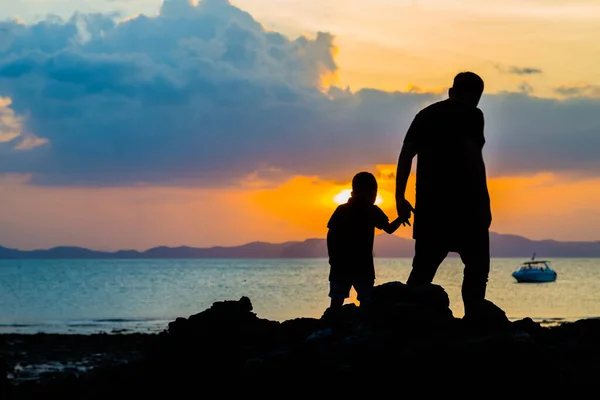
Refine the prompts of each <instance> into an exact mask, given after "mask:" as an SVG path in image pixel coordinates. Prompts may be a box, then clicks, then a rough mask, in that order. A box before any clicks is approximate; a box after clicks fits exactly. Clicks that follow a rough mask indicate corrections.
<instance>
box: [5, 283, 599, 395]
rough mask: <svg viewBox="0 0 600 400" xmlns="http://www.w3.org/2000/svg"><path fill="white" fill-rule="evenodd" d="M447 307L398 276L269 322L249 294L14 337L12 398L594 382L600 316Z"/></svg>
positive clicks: (558, 388) (422, 390) (566, 388)
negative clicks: (129, 320)
mask: <svg viewBox="0 0 600 400" xmlns="http://www.w3.org/2000/svg"><path fill="white" fill-rule="evenodd" d="M449 304H450V302H449V299H448V296H447V294H446V292H445V291H444V290H443V288H441V287H440V286H437V285H434V284H432V285H427V286H424V287H421V288H409V287H407V286H406V285H404V284H403V283H401V282H390V283H386V284H383V285H379V286H377V287H376V288H375V291H374V295H373V299H372V301H371V302H370V303H369V304H365V305H362V306H361V307H356V306H355V305H353V304H352V305H346V306H344V307H343V309H342V310H341V311H340V312H339V313H333V312H331V310H326V311H325V312H324V314H323V316H322V317H321V318H318V319H317V318H298V319H293V320H287V321H283V322H279V321H270V320H266V319H261V318H259V317H258V316H257V315H256V314H255V313H253V312H252V303H251V300H250V299H249V298H247V297H242V298H241V299H239V300H231V301H223V302H216V303H214V304H213V305H212V306H211V307H210V308H209V309H207V310H204V311H202V312H200V313H198V314H195V315H192V316H190V317H189V318H178V319H176V320H175V321H173V322H171V323H170V324H169V327H168V329H167V330H165V331H164V332H162V333H160V334H156V335H150V334H148V335H144V334H115V335H108V334H103V335H89V336H85V335H80V336H78V335H43V334H38V335H2V336H0V398H2V399H49V398H53V399H54V398H56V399H64V400H67V399H129V398H142V397H150V398H158V397H159V396H160V397H164V398H184V397H186V398H187V397H194V398H201V397H207V396H209V397H218V398H228V397H231V396H238V395H244V396H248V395H257V396H261V397H263V398H264V397H269V398H271V397H290V396H291V397H307V396H310V397H311V398H312V397H316V398H324V397H331V396H335V397H340V396H346V395H354V396H358V395H369V396H373V395H380V396H384V395H385V396H389V395H392V396H395V397H402V396H404V395H410V396H416V395H418V396H419V397H432V396H434V394H435V393H440V394H443V395H460V396H462V397H465V396H466V397H475V396H477V397H499V396H500V395H501V393H510V394H511V396H512V397H520V396H521V395H525V394H526V393H528V394H535V395H536V397H537V396H542V395H549V396H552V397H556V396H558V395H559V394H560V393H568V394H569V395H573V394H575V393H577V392H582V393H583V392H586V391H588V390H595V384H596V382H597V380H598V378H599V377H600V320H595V319H589V320H580V321H576V322H572V323H563V324H561V325H558V326H554V327H542V326H541V325H539V324H538V323H535V322H534V321H532V320H531V319H528V318H526V319H522V320H519V321H513V322H510V321H509V320H508V319H507V318H506V316H505V314H504V312H503V311H502V310H501V309H499V308H498V307H496V306H495V305H494V304H492V303H490V302H488V303H486V307H485V312H484V313H483V314H482V318H481V319H479V320H478V321H468V320H464V319H461V318H455V317H454V316H453V314H452V311H451V310H450V308H449ZM52 362H54V363H61V365H63V366H66V368H65V369H63V370H62V371H56V369H55V372H52V373H48V374H42V375H41V378H40V377H39V376H40V375H39V372H40V371H39V368H40V366H43V365H49V364H51V363H52ZM31 366H37V368H38V371H37V372H36V371H33V368H31ZM34 372H35V374H34ZM36 374H37V375H36ZM32 377H36V378H35V379H31V378H32ZM592 393H593V392H592Z"/></svg>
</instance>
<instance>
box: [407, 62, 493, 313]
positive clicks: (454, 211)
mask: <svg viewBox="0 0 600 400" xmlns="http://www.w3.org/2000/svg"><path fill="white" fill-rule="evenodd" d="M483 87H484V84H483V80H482V79H481V78H480V77H479V76H478V75H477V74H475V73H473V72H461V73H459V74H458V75H456V77H455V78H454V83H453V86H452V88H450V90H449V97H448V99H445V100H442V101H439V102H436V103H434V104H432V105H430V106H428V107H426V108H424V109H423V110H421V111H420V112H419V113H418V114H417V115H416V116H415V118H414V120H413V121H412V123H411V125H410V127H409V129H408V131H407V133H406V136H405V138H404V142H403V145H402V150H401V152H400V156H399V158H398V169H397V174H396V208H397V211H398V215H399V217H400V218H402V219H405V220H406V219H408V218H410V214H411V212H412V211H414V221H413V238H414V239H415V255H414V258H413V264H412V270H411V273H410V275H409V277H408V280H407V284H408V285H422V284H427V283H431V282H432V281H433V278H434V276H435V274H436V271H437V269H438V267H439V266H440V264H441V263H442V261H444V259H445V258H446V256H447V255H448V253H449V252H456V253H458V254H459V255H460V258H461V260H462V262H463V264H464V277H463V283H462V298H463V304H464V307H465V317H466V318H468V317H469V316H473V317H476V316H477V314H478V311H479V310H482V307H483V306H484V304H483V303H484V299H485V293H486V287H487V281H488V275H489V270H490V251H489V227H490V224H491V222H492V214H491V209H490V197H489V193H488V188H487V182H486V171H485V164H484V160H483V154H482V150H483V146H484V144H485V138H484V133H483V131H484V116H483V112H482V111H481V110H480V109H479V108H478V107H477V106H478V104H479V100H480V99H481V96H482V94H483ZM415 156H417V171H416V172H417V176H416V201H415V208H414V209H413V207H412V205H411V204H410V203H409V202H408V201H407V200H406V199H405V191H406V184H407V181H408V177H409V175H410V171H411V164H412V160H413V158H414V157H415Z"/></svg>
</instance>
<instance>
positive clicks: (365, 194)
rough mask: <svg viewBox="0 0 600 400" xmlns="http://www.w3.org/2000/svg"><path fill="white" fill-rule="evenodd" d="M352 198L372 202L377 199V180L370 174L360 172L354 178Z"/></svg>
mask: <svg viewBox="0 0 600 400" xmlns="http://www.w3.org/2000/svg"><path fill="white" fill-rule="evenodd" d="M352 197H353V198H361V199H365V200H369V201H371V202H372V203H373V204H375V200H376V199H377V179H375V176H374V175H373V174H371V173H370V172H359V173H358V174H356V175H354V178H352Z"/></svg>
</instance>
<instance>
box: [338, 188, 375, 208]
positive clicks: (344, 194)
mask: <svg viewBox="0 0 600 400" xmlns="http://www.w3.org/2000/svg"><path fill="white" fill-rule="evenodd" d="M350 196H352V189H344V190H342V191H341V192H339V193H338V194H336V195H335V196H334V197H333V202H334V203H335V204H344V203H346V202H347V201H348V199H349V198H350ZM381 203H383V198H382V197H381V196H380V195H379V194H377V198H376V199H375V204H378V205H379V204H381Z"/></svg>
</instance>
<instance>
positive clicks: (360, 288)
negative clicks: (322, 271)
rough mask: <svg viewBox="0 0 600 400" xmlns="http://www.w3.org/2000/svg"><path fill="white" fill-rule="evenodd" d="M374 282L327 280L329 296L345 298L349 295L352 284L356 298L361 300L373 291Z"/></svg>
mask: <svg viewBox="0 0 600 400" xmlns="http://www.w3.org/2000/svg"><path fill="white" fill-rule="evenodd" d="M374 284H375V282H373V281H370V282H355V283H349V282H334V281H330V282H329V297H331V298H332V299H347V298H348V297H350V289H351V288H352V286H354V290H356V295H357V296H356V299H357V300H358V301H362V300H364V299H366V298H368V297H369V296H370V295H371V292H372V291H373V286H374Z"/></svg>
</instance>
